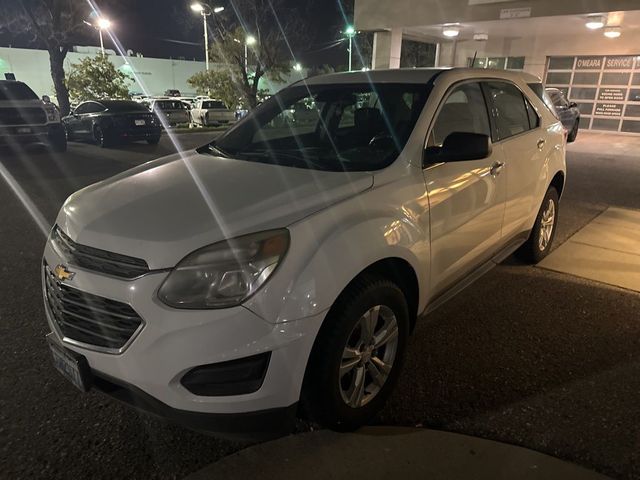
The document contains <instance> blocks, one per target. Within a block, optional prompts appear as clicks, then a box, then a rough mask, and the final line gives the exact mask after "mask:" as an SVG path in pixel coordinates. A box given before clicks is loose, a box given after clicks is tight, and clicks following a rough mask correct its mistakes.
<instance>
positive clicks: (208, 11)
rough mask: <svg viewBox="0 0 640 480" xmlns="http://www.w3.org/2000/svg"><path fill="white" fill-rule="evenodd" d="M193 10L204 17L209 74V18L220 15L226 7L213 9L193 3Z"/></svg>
mask: <svg viewBox="0 0 640 480" xmlns="http://www.w3.org/2000/svg"><path fill="white" fill-rule="evenodd" d="M191 10H193V11H194V12H196V13H199V14H200V15H202V23H203V25H204V54H205V65H206V68H207V72H208V71H209V29H208V27H207V17H208V16H209V15H212V14H214V13H220V12H222V11H223V10H224V7H214V8H211V7H210V6H209V5H206V4H202V3H200V2H193V3H192V4H191Z"/></svg>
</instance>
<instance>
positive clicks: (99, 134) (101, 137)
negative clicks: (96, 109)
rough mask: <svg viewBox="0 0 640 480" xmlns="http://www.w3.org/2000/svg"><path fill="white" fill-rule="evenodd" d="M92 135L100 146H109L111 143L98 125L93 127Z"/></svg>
mask: <svg viewBox="0 0 640 480" xmlns="http://www.w3.org/2000/svg"><path fill="white" fill-rule="evenodd" d="M93 137H94V138H95V140H96V143H97V144H98V145H100V146H101V147H102V148H107V147H110V146H111V145H112V143H113V142H112V141H111V138H110V137H109V135H108V134H107V133H106V132H105V131H104V130H103V129H102V127H101V126H100V125H96V126H95V127H94V129H93Z"/></svg>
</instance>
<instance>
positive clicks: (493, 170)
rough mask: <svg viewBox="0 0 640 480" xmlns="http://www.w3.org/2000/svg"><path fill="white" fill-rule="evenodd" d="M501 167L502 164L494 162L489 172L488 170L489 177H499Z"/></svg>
mask: <svg viewBox="0 0 640 480" xmlns="http://www.w3.org/2000/svg"><path fill="white" fill-rule="evenodd" d="M503 167H504V162H495V163H494V164H493V165H491V170H489V173H491V176H493V177H497V176H498V175H500V172H501V171H502V168H503Z"/></svg>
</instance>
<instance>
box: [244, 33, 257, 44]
mask: <svg viewBox="0 0 640 480" xmlns="http://www.w3.org/2000/svg"><path fill="white" fill-rule="evenodd" d="M245 41H246V43H247V45H255V43H256V42H257V40H256V37H254V36H253V35H248V36H247V38H246V40H245Z"/></svg>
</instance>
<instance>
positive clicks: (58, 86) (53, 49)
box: [0, 0, 91, 115]
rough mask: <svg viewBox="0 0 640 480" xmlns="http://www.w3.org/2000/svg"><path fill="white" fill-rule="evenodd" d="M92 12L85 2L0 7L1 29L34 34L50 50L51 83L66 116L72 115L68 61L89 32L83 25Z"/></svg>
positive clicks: (20, 0)
mask: <svg viewBox="0 0 640 480" xmlns="http://www.w3.org/2000/svg"><path fill="white" fill-rule="evenodd" d="M90 12H91V8H90V6H89V4H88V2H86V1H84V0H17V1H10V2H2V3H1V4H0V28H1V29H3V30H9V31H11V32H12V33H15V34H19V33H26V34H30V35H32V36H33V38H34V40H37V41H39V42H40V43H42V44H43V45H44V46H45V47H46V49H47V50H48V52H49V66H50V69H51V79H52V80H53V85H54V87H55V91H56V98H57V100H58V104H59V106H60V110H61V113H62V114H63V115H66V114H68V113H69V91H68V89H67V85H66V84H65V74H64V60H65V58H66V56H67V53H68V52H69V50H70V49H71V47H72V46H73V38H74V37H75V36H76V35H77V34H78V33H80V32H81V31H82V30H83V29H85V28H86V25H85V24H84V23H83V21H84V20H85V19H86V18H87V17H88V15H89V13H90Z"/></svg>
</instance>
